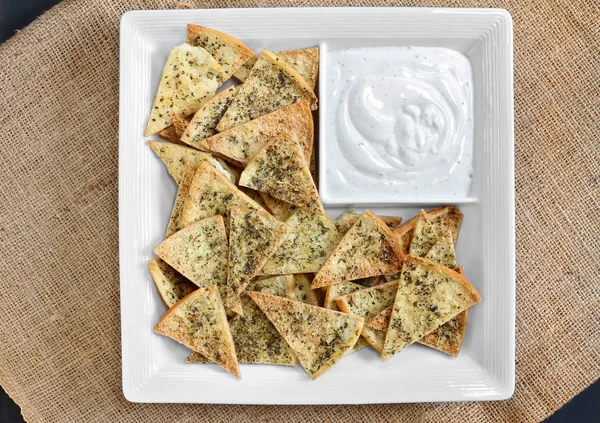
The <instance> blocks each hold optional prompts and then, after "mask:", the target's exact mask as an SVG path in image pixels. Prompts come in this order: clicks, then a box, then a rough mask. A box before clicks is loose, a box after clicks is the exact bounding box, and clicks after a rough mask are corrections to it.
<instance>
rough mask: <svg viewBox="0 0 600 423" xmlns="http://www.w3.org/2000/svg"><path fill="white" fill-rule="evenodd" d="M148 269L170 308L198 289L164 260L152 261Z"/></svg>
mask: <svg viewBox="0 0 600 423" xmlns="http://www.w3.org/2000/svg"><path fill="white" fill-rule="evenodd" d="M148 268H149V270H150V275H152V280H153V281H154V284H155V285H156V288H157V289H158V293H159V294H160V296H161V298H162V299H163V301H164V302H165V304H166V305H167V307H169V308H171V307H173V306H174V305H175V304H177V302H178V301H179V300H181V299H182V298H183V297H185V296H186V295H188V294H189V293H191V292H192V291H195V290H196V289H197V288H198V287H197V286H196V285H194V284H193V283H191V282H190V281H189V280H188V279H187V278H186V277H185V276H183V275H182V274H181V273H179V272H178V271H177V270H175V269H173V268H172V267H171V266H169V265H168V264H167V263H166V262H165V261H164V260H161V259H159V258H157V259H154V260H151V261H150V262H149V263H148Z"/></svg>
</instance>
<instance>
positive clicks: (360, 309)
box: [335, 281, 398, 352]
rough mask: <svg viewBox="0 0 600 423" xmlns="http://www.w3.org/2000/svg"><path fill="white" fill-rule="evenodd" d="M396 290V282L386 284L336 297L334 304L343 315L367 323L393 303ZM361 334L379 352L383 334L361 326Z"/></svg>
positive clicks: (383, 337) (381, 346)
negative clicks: (360, 318)
mask: <svg viewBox="0 0 600 423" xmlns="http://www.w3.org/2000/svg"><path fill="white" fill-rule="evenodd" d="M397 290H398V281H393V282H387V283H384V284H382V285H378V286H375V287H373V288H368V289H361V290H359V291H355V292H353V293H352V294H348V295H344V296H341V297H338V298H337V299H336V300H335V302H336V303H337V306H338V307H339V309H340V310H342V311H343V312H344V313H350V314H352V315H354V316H358V317H362V318H364V319H365V322H367V321H369V320H371V318H373V317H375V316H376V315H377V314H378V313H379V312H381V311H382V310H384V309H385V308H387V307H389V306H390V304H392V303H393V302H394V298H395V297H396V291H397ZM361 334H362V336H363V337H364V338H365V339H366V340H367V342H369V344H371V346H372V347H373V348H375V349H376V350H377V351H379V352H381V350H382V348H383V341H384V339H385V332H382V331H377V330H374V329H372V328H369V327H367V326H363V328H362V333H361Z"/></svg>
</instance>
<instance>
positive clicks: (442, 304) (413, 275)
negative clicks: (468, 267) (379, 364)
mask: <svg viewBox="0 0 600 423" xmlns="http://www.w3.org/2000/svg"><path fill="white" fill-rule="evenodd" d="M399 282H400V285H399V287H398V293H397V295H396V299H395V302H394V307H393V310H392V315H391V317H390V324H389V327H388V331H387V334H386V337H385V343H384V348H383V351H382V353H381V358H382V359H383V360H387V359H389V358H390V357H391V356H392V355H394V354H396V353H397V352H399V351H401V350H402V349H404V348H405V347H406V346H407V345H410V344H412V343H413V342H416V341H417V340H419V339H420V338H422V337H423V336H424V335H427V334H428V333H430V332H432V331H433V330H435V329H437V328H439V327H440V326H441V325H443V324H444V323H446V322H447V321H449V320H450V319H452V318H453V317H455V316H456V315H458V314H459V313H461V312H462V311H464V310H466V309H467V308H468V307H470V306H472V305H473V304H475V303H477V302H479V301H481V297H480V296H479V294H478V293H477V291H476V290H475V288H473V287H472V286H471V284H470V283H469V282H468V281H467V280H466V279H465V278H464V277H463V276H461V275H460V274H458V273H457V272H455V271H453V270H451V269H448V268H447V267H445V266H442V265H440V264H438V263H434V262H432V261H431V260H427V259H424V258H419V257H413V256H407V257H406V260H405V261H404V266H403V267H402V272H401V279H400V281H399Z"/></svg>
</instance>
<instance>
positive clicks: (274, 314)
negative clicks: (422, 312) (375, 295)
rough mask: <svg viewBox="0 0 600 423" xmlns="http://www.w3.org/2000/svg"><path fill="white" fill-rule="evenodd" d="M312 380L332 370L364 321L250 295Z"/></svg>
mask: <svg viewBox="0 0 600 423" xmlns="http://www.w3.org/2000/svg"><path fill="white" fill-rule="evenodd" d="M248 295H250V297H251V298H252V299H253V300H254V302H255V303H256V304H257V305H258V306H259V307H260V309H261V310H262V311H263V312H264V313H265V314H266V315H267V317H268V318H269V320H270V321H271V322H272V323H273V325H275V327H276V328H277V330H278V331H279V333H280V334H281V335H282V336H283V337H284V338H285V340H286V341H287V343H288V345H289V346H290V347H291V348H292V350H293V351H294V353H295V354H296V356H297V357H298V359H299V360H300V364H302V367H304V370H306V372H307V373H308V374H309V375H310V377H311V378H312V379H316V378H317V377H318V376H320V375H322V374H323V373H325V372H326V371H327V370H329V369H330V368H331V367H332V366H333V365H334V364H335V363H337V362H338V361H339V360H340V359H341V358H342V357H343V356H344V355H345V354H346V353H347V352H348V351H349V350H351V349H352V347H353V346H354V344H356V341H357V340H358V338H359V336H360V331H361V329H362V326H363V323H364V320H363V319H361V318H359V317H355V316H350V315H348V314H344V313H340V312H337V311H332V310H327V309H325V308H321V307H315V306H311V305H308V304H304V303H302V302H300V301H292V300H288V299H286V298H281V297H276V296H274V295H268V294H261V293H259V292H254V291H252V292H248Z"/></svg>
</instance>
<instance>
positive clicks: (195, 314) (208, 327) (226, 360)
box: [154, 286, 240, 377]
mask: <svg viewBox="0 0 600 423" xmlns="http://www.w3.org/2000/svg"><path fill="white" fill-rule="evenodd" d="M154 332H156V333H158V334H159V335H164V336H168V337H170V338H172V339H174V340H175V341H177V342H179V343H181V344H183V345H185V346H186V347H188V348H190V349H191V350H193V351H196V352H198V353H200V354H202V355H203V356H204V357H206V358H208V359H209V360H210V361H213V362H215V363H217V364H218V365H219V366H221V367H223V368H224V369H225V370H227V371H228V372H229V373H231V374H232V375H235V376H237V377H240V369H239V366H238V361H237V357H236V355H235V347H234V345H233V338H232V337H231V332H230V331H229V324H228V323H227V316H226V315H225V308H223V303H222V302H221V297H220V296H219V291H218V290H217V287H215V286H207V287H202V288H198V289H197V290H195V291H194V292H192V293H191V294H189V295H188V296H186V297H185V298H183V299H182V300H181V301H179V302H178V303H177V304H176V305H175V306H173V307H171V308H170V309H169V310H168V311H167V312H166V313H165V314H164V315H163V317H162V318H161V319H160V321H159V322H158V324H157V325H156V327H155V328H154Z"/></svg>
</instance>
